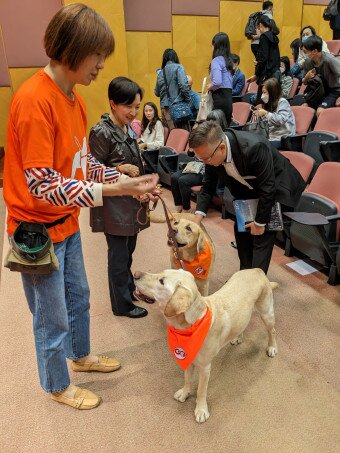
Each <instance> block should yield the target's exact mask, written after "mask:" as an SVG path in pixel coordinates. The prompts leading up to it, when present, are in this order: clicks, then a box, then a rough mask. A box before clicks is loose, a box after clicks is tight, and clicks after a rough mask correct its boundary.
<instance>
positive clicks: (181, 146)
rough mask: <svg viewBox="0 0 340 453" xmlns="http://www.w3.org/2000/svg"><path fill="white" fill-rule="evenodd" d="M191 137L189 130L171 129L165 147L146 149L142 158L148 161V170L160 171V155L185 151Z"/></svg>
mask: <svg viewBox="0 0 340 453" xmlns="http://www.w3.org/2000/svg"><path fill="white" fill-rule="evenodd" d="M188 139H189V132H188V131H186V130H184V129H177V128H175V129H171V131H170V133H169V136H168V138H167V141H166V144H165V146H164V147H161V148H159V149H146V150H145V151H143V152H142V158H143V160H144V162H145V163H146V168H147V171H148V172H150V171H152V172H158V159H159V156H165V155H172V154H174V155H176V154H178V153H182V152H184V151H185V149H186V146H187V143H188Z"/></svg>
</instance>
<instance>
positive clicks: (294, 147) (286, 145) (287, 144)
mask: <svg viewBox="0 0 340 453" xmlns="http://www.w3.org/2000/svg"><path fill="white" fill-rule="evenodd" d="M306 137H307V134H297V135H289V136H288V137H283V138H281V149H283V150H286V151H302V149H303V142H304V139H305V138H306Z"/></svg>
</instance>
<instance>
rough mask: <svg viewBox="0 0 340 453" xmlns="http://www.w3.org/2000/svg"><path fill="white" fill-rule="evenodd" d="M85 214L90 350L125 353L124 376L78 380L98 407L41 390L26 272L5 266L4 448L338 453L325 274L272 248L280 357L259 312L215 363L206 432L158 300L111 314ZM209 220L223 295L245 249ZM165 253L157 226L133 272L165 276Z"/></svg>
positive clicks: (0, 349)
mask: <svg viewBox="0 0 340 453" xmlns="http://www.w3.org/2000/svg"><path fill="white" fill-rule="evenodd" d="M165 197H166V198H167V199H169V195H168V194H167V193H166V194H165ZM88 216H89V213H88V211H87V210H84V211H83V212H82V216H81V224H82V226H81V230H82V237H83V248H84V256H85V263H86V268H87V274H88V279H89V283H90V287H91V304H92V305H91V307H92V308H91V335H92V350H93V352H95V353H105V354H108V355H111V354H112V355H115V356H117V357H118V358H119V359H120V360H121V361H122V368H121V370H119V371H117V372H115V373H112V374H106V375H101V374H99V373H93V374H86V373H78V374H76V373H73V372H71V379H72V381H73V382H74V383H75V384H79V385H82V386H84V387H88V388H89V389H91V390H93V391H96V392H98V393H99V394H100V395H101V396H102V397H103V400H104V401H103V403H102V405H101V406H100V407H99V408H97V409H95V410H92V411H88V412H87V411H84V412H82V411H76V410H73V409H71V408H68V407H66V406H63V405H60V404H57V403H55V402H52V401H51V400H50V399H49V397H48V396H47V395H45V394H44V392H43V391H42V390H41V388H40V386H39V382H38V376H37V369H36V361H35V351H34V344H33V335H32V321H31V316H30V313H29V310H28V308H27V304H26V301H25V298H24V295H23V290H22V286H21V281H20V276H19V275H18V274H16V273H11V272H9V271H8V270H7V269H3V270H2V279H1V288H0V300H1V310H0V326H1V329H0V356H1V357H2V360H3V366H2V370H1V377H0V388H1V399H0V420H1V422H0V451H1V452H3V453H12V452H13V453H14V452H16V453H17V452H29V453H33V452H34V453H39V452H44V453H57V452H58V453H64V452H65V453H66V452H67V453H68V452H72V453H73V452H82V453H83V452H84V453H85V452H95V453H97V452H100V453H101V452H103V453H106V452H114V453H120V452H122V453H130V452H131V453H135V452H136V453H139V452H148V453H153V452H155V453H163V452H164V453H165V452H166V453H167V452H184V451H185V452H188V453H191V452H193V453H194V452H195V453H198V452H209V453H210V452H213V453H215V452H221V453H222V452H223V453H229V452H230V453H234V452H235V453H248V452H251V453H257V452H259V453H263V452H268V453H269V452H280V453H281V452H284V453H290V452H292V453H300V452H303V453H304V452H306V453H320V452H322V453H333V452H335V451H336V450H337V448H339V440H340V429H339V419H340V410H339V402H340V398H339V394H338V390H339V361H338V357H339V355H338V350H339V347H338V346H339V336H338V334H339V312H338V307H337V304H339V303H340V294H339V286H338V287H331V286H329V285H327V283H326V280H327V279H326V277H325V275H323V274H321V273H319V272H317V273H315V274H312V275H310V276H308V277H301V276H299V275H298V274H296V273H294V272H293V271H291V270H290V269H289V268H287V267H286V266H285V264H286V263H288V262H290V261H292V260H293V259H292V258H287V257H285V256H283V251H282V250H281V249H279V248H275V251H274V256H273V261H272V264H271V268H270V271H269V278H270V279H271V280H272V281H277V282H279V284H280V287H279V288H278V289H277V290H275V296H274V297H275V312H276V321H277V322H276V328H277V332H278V347H279V354H278V356H277V357H276V358H274V359H270V358H268V357H267V356H266V353H265V349H266V341H267V337H266V332H265V329H264V326H263V325H262V323H261V321H260V319H259V317H258V316H257V315H256V314H254V316H253V318H252V320H251V323H250V325H249V327H248V329H247V330H246V332H245V339H244V342H243V343H242V344H241V345H238V346H231V345H228V346H226V347H225V348H224V349H223V350H222V351H221V352H220V353H219V355H218V356H217V357H216V358H215V360H214V362H213V366H212V373H211V379H210V385H209V391H208V404H209V408H210V413H211V416H210V419H209V420H208V421H207V423H205V424H203V425H199V424H197V423H196V422H195V420H194V415H193V411H194V406H195V397H194V396H192V397H190V398H189V400H188V401H187V402H185V403H182V404H181V403H179V402H177V401H175V400H174V399H173V394H174V393H175V391H176V390H178V389H179V388H180V387H181V386H182V372H181V370H180V368H179V367H178V366H177V364H176V363H175V362H174V360H173V359H172V358H171V356H170V353H169V351H168V349H167V342H166V327H165V322H164V319H163V317H162V315H161V313H160V311H159V310H158V308H157V306H156V304H154V305H147V304H144V306H146V308H147V309H148V310H149V316H147V317H146V318H142V319H136V320H135V319H128V318H124V317H122V318H117V317H114V316H112V314H111V311H110V303H109V293H108V287H107V281H106V243H105V239H104V237H103V235H102V234H92V233H91V232H90V229H89V227H88ZM205 224H206V227H207V229H208V230H209V232H210V234H211V236H212V237H213V239H214V241H215V244H216V251H217V260H216V266H215V270H214V272H213V275H212V283H211V291H215V290H217V289H218V288H219V287H220V286H221V285H222V284H223V283H224V282H225V281H226V280H227V279H228V278H229V277H230V276H231V275H232V274H233V273H234V272H235V271H237V269H238V259H237V252H236V250H234V249H233V248H232V247H231V246H230V241H231V240H232V239H233V235H232V222H231V221H225V220H222V219H221V218H220V214H219V213H218V212H217V211H211V214H210V215H209V218H208V219H206V221H205ZM7 246H8V245H7V241H4V249H5V250H6V249H7ZM168 254H169V250H168V248H167V246H166V226H165V224H153V225H152V227H151V228H149V229H148V230H146V231H144V232H142V233H141V234H140V236H139V240H138V244H137V250H136V252H135V256H134V263H133V270H145V271H152V272H157V271H159V270H162V269H164V268H167V267H168V266H169V264H168V263H169V258H168Z"/></svg>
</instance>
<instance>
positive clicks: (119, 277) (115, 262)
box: [105, 234, 137, 314]
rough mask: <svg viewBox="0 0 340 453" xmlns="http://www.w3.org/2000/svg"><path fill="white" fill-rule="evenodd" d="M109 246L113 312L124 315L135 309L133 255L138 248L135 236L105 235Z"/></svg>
mask: <svg viewBox="0 0 340 453" xmlns="http://www.w3.org/2000/svg"><path fill="white" fill-rule="evenodd" d="M105 237H106V242H107V246H108V252H107V258H108V278H109V288H110V299H111V307H112V311H113V313H115V314H124V313H127V312H128V311H131V310H133V309H134V308H135V305H134V304H133V302H132V299H133V292H134V290H135V285H134V281H133V276H132V272H131V264H132V254H133V252H134V250H135V248H136V242H137V234H136V235H135V236H114V235H112V234H105Z"/></svg>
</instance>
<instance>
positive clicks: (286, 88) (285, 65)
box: [280, 57, 293, 99]
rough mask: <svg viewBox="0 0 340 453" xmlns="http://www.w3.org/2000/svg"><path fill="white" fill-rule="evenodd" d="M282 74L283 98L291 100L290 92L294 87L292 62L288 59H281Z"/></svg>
mask: <svg viewBox="0 0 340 453" xmlns="http://www.w3.org/2000/svg"><path fill="white" fill-rule="evenodd" d="M280 72H281V89H282V97H284V98H285V99H288V98H289V94H290V90H291V89H292V86H293V77H292V74H291V72H290V61H289V58H288V57H281V58H280Z"/></svg>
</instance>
